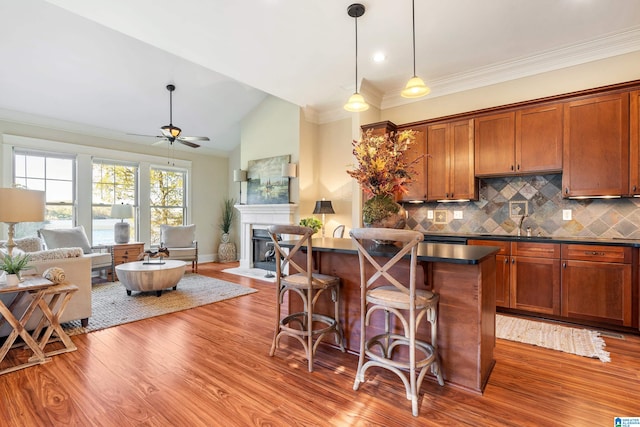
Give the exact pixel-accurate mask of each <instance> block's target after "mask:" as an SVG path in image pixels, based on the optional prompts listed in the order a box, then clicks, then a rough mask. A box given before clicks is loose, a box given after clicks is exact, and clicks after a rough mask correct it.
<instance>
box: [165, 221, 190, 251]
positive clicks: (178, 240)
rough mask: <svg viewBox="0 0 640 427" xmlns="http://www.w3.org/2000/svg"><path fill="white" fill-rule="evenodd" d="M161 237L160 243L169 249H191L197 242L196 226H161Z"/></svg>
mask: <svg viewBox="0 0 640 427" xmlns="http://www.w3.org/2000/svg"><path fill="white" fill-rule="evenodd" d="M160 235H161V236H160V241H161V242H162V243H163V244H164V246H165V247H167V248H190V247H191V246H193V241H194V240H196V226H195V224H191V225H161V226H160Z"/></svg>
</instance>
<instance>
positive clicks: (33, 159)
mask: <svg viewBox="0 0 640 427" xmlns="http://www.w3.org/2000/svg"><path fill="white" fill-rule="evenodd" d="M13 161H14V168H13V182H14V184H15V185H16V186H18V187H21V188H27V189H29V190H40V191H44V192H45V200H46V204H45V222H44V223H19V224H16V228H15V237H16V238H20V237H27V236H34V235H36V231H37V230H38V229H40V228H71V227H73V225H74V224H75V222H76V221H75V217H74V215H75V209H74V206H75V170H76V167H75V165H76V159H75V156H69V155H64V154H53V153H46V152H38V151H31V150H29V151H26V150H25V151H22V150H15V152H14V156H13Z"/></svg>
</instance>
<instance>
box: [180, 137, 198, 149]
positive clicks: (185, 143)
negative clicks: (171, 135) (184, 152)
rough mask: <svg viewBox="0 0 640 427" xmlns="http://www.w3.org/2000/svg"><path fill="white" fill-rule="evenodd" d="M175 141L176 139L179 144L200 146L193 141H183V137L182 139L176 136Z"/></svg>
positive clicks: (193, 146) (192, 146)
mask: <svg viewBox="0 0 640 427" xmlns="http://www.w3.org/2000/svg"><path fill="white" fill-rule="evenodd" d="M176 141H178V142H179V143H180V144H184V145H186V146H187V147H191V148H198V147H200V145H198V144H195V143H193V142H189V141H185V140H184V139H182V138H177V139H176Z"/></svg>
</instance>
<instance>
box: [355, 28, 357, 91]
mask: <svg viewBox="0 0 640 427" xmlns="http://www.w3.org/2000/svg"><path fill="white" fill-rule="evenodd" d="M355 21H356V93H358V17H357V16H356V17H355Z"/></svg>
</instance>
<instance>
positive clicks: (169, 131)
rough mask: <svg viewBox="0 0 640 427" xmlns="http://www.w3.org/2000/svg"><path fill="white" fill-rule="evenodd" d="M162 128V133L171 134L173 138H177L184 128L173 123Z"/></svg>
mask: <svg viewBox="0 0 640 427" xmlns="http://www.w3.org/2000/svg"><path fill="white" fill-rule="evenodd" d="M160 129H161V130H162V133H163V134H164V135H166V136H170V137H172V138H177V137H178V136H180V133H181V132H182V129H180V128H179V127H176V126H173V125H167V126H162V127H161V128H160Z"/></svg>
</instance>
